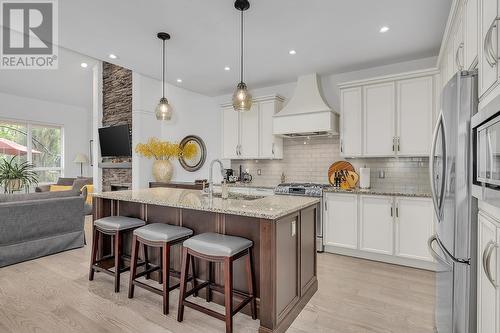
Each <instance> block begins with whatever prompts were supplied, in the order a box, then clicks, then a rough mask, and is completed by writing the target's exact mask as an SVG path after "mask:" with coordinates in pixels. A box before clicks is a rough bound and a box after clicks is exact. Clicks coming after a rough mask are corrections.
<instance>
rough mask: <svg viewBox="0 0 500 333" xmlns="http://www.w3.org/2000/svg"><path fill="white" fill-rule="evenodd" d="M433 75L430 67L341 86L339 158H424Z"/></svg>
mask: <svg viewBox="0 0 500 333" xmlns="http://www.w3.org/2000/svg"><path fill="white" fill-rule="evenodd" d="M437 74H438V71H437V70H435V69H431V70H426V71H420V72H413V73H407V74H399V75H395V76H391V77H385V78H380V79H369V80H366V81H356V82H349V83H344V84H341V85H340V100H341V101H340V103H341V108H342V110H341V112H342V113H341V114H342V123H341V126H342V128H341V146H340V149H341V154H342V155H343V156H345V157H384V156H388V157H391V156H398V155H399V156H427V155H428V154H429V149H430V140H431V137H432V128H433V117H434V109H435V107H436V98H435V95H436V84H435V82H436V81H437Z"/></svg>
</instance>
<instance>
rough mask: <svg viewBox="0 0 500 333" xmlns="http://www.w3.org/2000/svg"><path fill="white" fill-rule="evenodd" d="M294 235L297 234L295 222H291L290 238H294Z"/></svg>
mask: <svg viewBox="0 0 500 333" xmlns="http://www.w3.org/2000/svg"><path fill="white" fill-rule="evenodd" d="M296 234H297V222H296V221H293V222H292V237H295V235H296Z"/></svg>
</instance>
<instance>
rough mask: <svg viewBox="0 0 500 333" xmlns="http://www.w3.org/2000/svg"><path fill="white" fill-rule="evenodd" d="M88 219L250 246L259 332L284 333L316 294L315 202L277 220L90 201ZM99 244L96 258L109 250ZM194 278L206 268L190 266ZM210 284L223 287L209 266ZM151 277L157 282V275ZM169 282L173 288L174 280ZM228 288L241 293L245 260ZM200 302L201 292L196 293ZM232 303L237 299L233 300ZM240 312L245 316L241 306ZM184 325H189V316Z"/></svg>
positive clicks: (174, 258) (127, 242) (153, 256)
mask: <svg viewBox="0 0 500 333" xmlns="http://www.w3.org/2000/svg"><path fill="white" fill-rule="evenodd" d="M93 205H94V207H93V218H94V220H95V219H99V218H102V217H106V216H114V215H121V216H130V217H137V218H140V219H143V220H145V221H146V223H169V224H173V225H180V226H184V227H187V228H190V229H192V230H193V231H194V234H195V235H196V234H200V233H204V232H217V233H221V234H227V235H233V236H241V237H244V238H247V239H250V240H252V241H253V242H254V251H253V252H254V258H253V262H254V270H255V284H256V295H257V313H258V318H259V319H260V327H259V332H284V331H286V329H287V328H288V327H289V326H290V325H291V323H292V322H293V321H294V319H295V318H296V317H297V316H298V314H299V313H300V312H301V311H302V309H303V308H304V307H305V305H306V304H307V302H308V301H309V300H310V299H311V297H312V296H313V295H314V293H315V292H316V291H317V290H318V281H317V274H316V238H315V235H316V230H315V228H316V223H315V221H316V217H317V214H319V205H318V203H313V204H312V205H309V206H307V207H305V208H301V209H299V210H297V211H295V212H293V213H290V214H288V215H285V216H283V217H279V218H278V219H274V220H273V219H263V218H258V217H248V216H240V215H235V214H225V213H220V212H210V211H206V210H205V211H204V210H196V209H187V208H177V207H169V206H164V205H156V204H149V203H141V202H135V201H125V200H115V199H110V198H105V197H99V196H96V197H95V198H94V204H93ZM131 236H132V235H130V234H128V235H124V238H123V244H124V252H125V253H130V247H131ZM108 243H109V242H108V241H107V240H106V239H105V240H104V241H103V242H102V244H100V245H101V246H100V249H103V251H101V252H102V253H100V255H106V254H107V253H109V252H110V251H111V248H110V246H109V244H108ZM152 250H153V249H151V250H150V251H149V253H148V257H149V258H148V259H149V260H150V261H151V262H152V263H154V264H159V260H160V254H159V252H158V251H152ZM180 250H181V249H180V246H176V247H174V248H172V255H171V267H172V268H173V269H174V270H175V271H176V272H180V268H181V255H180V253H181V252H180ZM195 265H196V269H197V278H198V279H199V280H200V282H204V281H205V280H206V279H207V274H208V272H207V270H208V265H207V264H206V263H205V262H201V261H196V263H195ZM212 276H213V279H214V281H215V283H216V284H217V285H220V286H221V287H222V286H223V278H224V275H223V270H222V265H221V264H214V265H213V272H212ZM151 278H153V279H157V280H158V279H159V275H158V274H157V272H155V273H153V274H152V276H151ZM172 280H174V281H172V282H174V283H176V282H177V281H175V280H176V279H175V278H172ZM233 284H234V286H233V287H234V289H235V290H239V291H242V292H247V291H248V289H247V277H246V270H245V261H244V260H241V259H238V260H237V261H235V263H234V281H233ZM200 296H202V297H204V290H202V291H200ZM235 297H236V299H237V296H236V295H235ZM213 301H214V302H216V303H218V304H221V305H223V304H224V295H223V294H222V293H220V292H217V291H216V290H213ZM243 312H245V313H247V314H249V313H250V307H249V305H247V306H246V307H245V308H244V310H243ZM185 320H189V315H188V316H186V319H185Z"/></svg>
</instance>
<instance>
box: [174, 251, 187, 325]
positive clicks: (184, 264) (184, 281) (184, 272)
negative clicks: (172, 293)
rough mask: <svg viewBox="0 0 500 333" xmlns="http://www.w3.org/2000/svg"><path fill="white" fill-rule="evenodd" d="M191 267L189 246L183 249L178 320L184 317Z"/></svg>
mask: <svg viewBox="0 0 500 333" xmlns="http://www.w3.org/2000/svg"><path fill="white" fill-rule="evenodd" d="M188 269H189V253H188V249H187V248H183V249H182V265H181V281H180V290H179V307H178V309H177V321H179V322H181V321H182V320H183V319H184V298H185V296H186V284H187V276H188V274H187V273H188Z"/></svg>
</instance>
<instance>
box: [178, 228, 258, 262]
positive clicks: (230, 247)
mask: <svg viewBox="0 0 500 333" xmlns="http://www.w3.org/2000/svg"><path fill="white" fill-rule="evenodd" d="M182 245H183V246H184V247H187V248H189V249H191V250H193V251H196V252H198V253H201V254H205V255H209V256H216V257H232V256H234V255H236V254H238V253H240V252H241V251H244V250H246V249H248V248H250V247H252V245H253V242H252V241H251V240H249V239H246V238H243V237H236V236H228V235H222V234H217V233H212V232H207V233H204V234H200V235H196V236H193V237H191V238H189V239H188V240H185V241H184V243H183V244H182Z"/></svg>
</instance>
